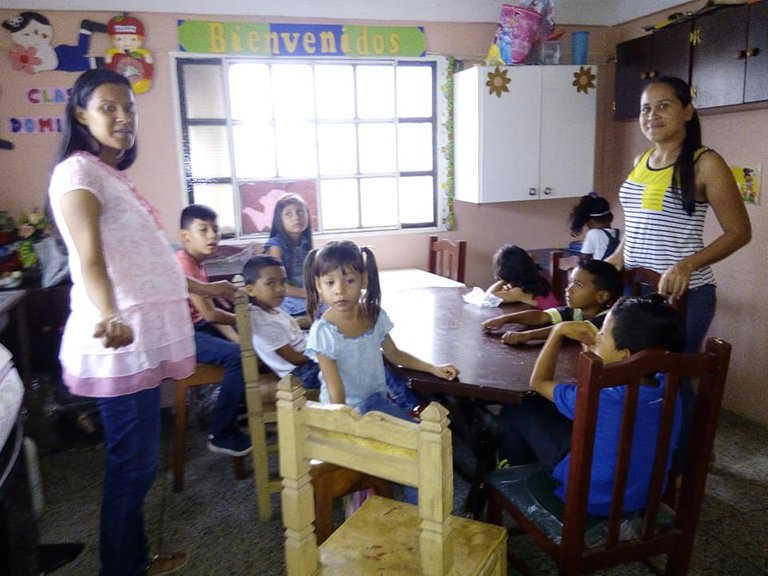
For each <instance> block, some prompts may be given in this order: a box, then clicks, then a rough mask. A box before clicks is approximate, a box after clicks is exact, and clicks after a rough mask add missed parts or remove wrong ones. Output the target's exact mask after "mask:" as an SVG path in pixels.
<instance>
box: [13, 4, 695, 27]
mask: <svg viewBox="0 0 768 576" xmlns="http://www.w3.org/2000/svg"><path fill="white" fill-rule="evenodd" d="M552 1H553V3H554V5H555V13H554V15H555V22H558V23H562V24H581V25H591V26H612V25H615V24H620V23H622V22H627V21H629V20H634V19H635V18H639V17H641V16H646V15H648V14H652V13H653V12H658V11H660V10H667V9H669V8H671V7H674V6H679V5H680V4H682V3H683V2H681V1H680V0H552ZM512 3H518V4H519V3H522V0H520V1H519V2H514V1H513V2H512ZM501 4H502V2H501V1H499V0H281V1H279V2H277V1H275V0H221V1H219V2H211V1H210V0H164V1H163V2H158V1H157V0H131V2H126V1H125V0H3V1H2V7H3V8H8V9H17V10H38V11H43V10H83V11H108V12H123V11H125V10H126V8H130V10H131V11H132V12H171V13H178V14H218V15H259V16H269V17H280V16H283V17H291V18H301V17H305V18H306V17H314V18H349V19H362V20H397V21H410V22H413V21H417V22H418V21H426V22H439V21H443V22H494V21H496V20H497V19H498V16H499V11H500V8H501ZM702 4H704V2H703V1H702Z"/></svg>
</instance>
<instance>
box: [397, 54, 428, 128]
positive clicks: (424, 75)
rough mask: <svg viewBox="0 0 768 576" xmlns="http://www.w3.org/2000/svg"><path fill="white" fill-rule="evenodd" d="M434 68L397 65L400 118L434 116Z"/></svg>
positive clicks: (398, 110)
mask: <svg viewBox="0 0 768 576" xmlns="http://www.w3.org/2000/svg"><path fill="white" fill-rule="evenodd" d="M432 83H433V80H432V69H431V68H429V67H424V66H398V67H397V115H398V116H399V117H400V118H421V117H430V116H432Z"/></svg>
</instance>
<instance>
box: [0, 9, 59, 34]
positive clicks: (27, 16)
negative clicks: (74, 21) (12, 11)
mask: <svg viewBox="0 0 768 576" xmlns="http://www.w3.org/2000/svg"><path fill="white" fill-rule="evenodd" d="M30 22H39V23H40V24H43V25H44V26H50V25H51V22H50V20H48V18H46V17H45V16H43V15H42V14H40V12H20V13H19V14H18V15H16V16H14V17H13V18H8V20H5V21H3V28H5V29H6V30H8V32H10V33H11V34H13V33H14V32H18V31H19V30H24V28H26V27H27V26H28V25H29V23H30Z"/></svg>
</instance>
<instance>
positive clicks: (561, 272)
mask: <svg viewBox="0 0 768 576" xmlns="http://www.w3.org/2000/svg"><path fill="white" fill-rule="evenodd" d="M578 263H579V257H578V256H575V255H571V256H566V255H565V253H564V252H561V251H560V250H553V251H552V252H550V253H549V270H550V277H551V280H552V293H553V294H554V295H555V298H557V299H558V300H560V302H562V303H563V305H565V289H566V288H567V287H568V280H569V278H568V275H569V274H570V272H571V270H572V269H573V268H575V267H576V265H577V264H578Z"/></svg>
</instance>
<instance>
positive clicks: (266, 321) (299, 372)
mask: <svg viewBox="0 0 768 576" xmlns="http://www.w3.org/2000/svg"><path fill="white" fill-rule="evenodd" d="M243 277H244V279H245V291H246V293H247V294H248V296H249V298H250V299H251V303H252V306H251V307H250V314H251V331H252V333H253V348H254V350H255V351H256V353H257V354H258V355H259V358H261V359H262V360H263V361H264V363H265V364H266V365H267V366H269V367H270V368H271V369H272V370H273V371H274V372H275V373H276V374H277V375H278V376H279V377H280V378H282V377H283V376H286V375H287V374H293V375H294V376H296V377H297V378H298V379H299V380H301V382H302V384H303V386H304V388H307V389H312V390H319V388H320V366H319V364H317V363H316V362H314V361H313V360H311V359H310V358H309V357H307V356H306V355H305V354H304V351H305V350H306V348H307V339H308V335H307V333H306V332H304V330H302V328H303V326H301V324H300V322H299V321H298V320H297V318H296V317H294V316H291V315H290V314H289V313H288V312H286V311H285V310H284V309H282V308H281V306H280V305H281V304H282V303H283V300H284V299H285V297H286V294H287V289H286V286H287V283H288V278H287V275H286V272H285V267H284V266H283V263H282V262H281V261H280V260H278V259H277V258H275V257H274V256H268V255H261V256H254V257H253V258H251V259H250V260H249V261H248V262H246V264H245V267H244V268H243ZM304 319H307V318H306V317H302V318H301V320H302V321H303V320H304ZM306 327H307V328H308V326H306ZM385 379H386V385H387V389H388V392H389V396H390V398H392V400H393V401H394V402H395V403H396V404H397V405H398V406H400V407H402V408H405V409H406V410H409V411H411V410H414V409H418V408H420V407H421V402H420V400H419V399H418V397H417V396H416V395H415V394H414V392H413V391H412V390H411V389H410V388H409V387H408V385H407V383H406V382H405V380H404V379H403V378H402V377H401V376H400V375H399V374H397V373H396V372H395V371H394V369H393V368H392V367H391V366H389V365H386V366H385Z"/></svg>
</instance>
